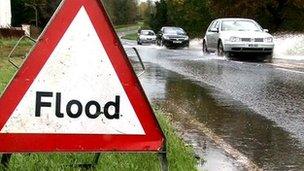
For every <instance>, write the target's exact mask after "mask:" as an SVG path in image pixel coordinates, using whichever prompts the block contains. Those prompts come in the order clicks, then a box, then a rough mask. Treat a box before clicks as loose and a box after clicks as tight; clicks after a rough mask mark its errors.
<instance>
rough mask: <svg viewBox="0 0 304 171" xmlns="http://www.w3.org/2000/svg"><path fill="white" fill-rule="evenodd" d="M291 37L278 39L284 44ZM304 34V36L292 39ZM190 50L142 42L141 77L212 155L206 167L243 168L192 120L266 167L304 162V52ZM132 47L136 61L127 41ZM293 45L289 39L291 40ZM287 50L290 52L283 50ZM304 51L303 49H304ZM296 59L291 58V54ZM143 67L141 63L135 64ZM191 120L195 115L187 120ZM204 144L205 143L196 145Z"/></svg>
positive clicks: (153, 95)
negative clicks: (261, 55) (266, 54)
mask: <svg viewBox="0 0 304 171" xmlns="http://www.w3.org/2000/svg"><path fill="white" fill-rule="evenodd" d="M290 39H293V38H292V37H283V38H277V39H276V41H277V42H279V43H278V44H284V42H286V41H287V42H288V41H291V40H290ZM299 39H300V41H299V42H301V41H302V39H301V38H298V39H293V40H297V41H298V40H299ZM193 44H194V46H192V47H191V48H190V49H177V50H168V49H165V48H161V47H157V46H137V48H138V49H139V52H140V54H141V56H142V58H143V60H144V62H145V65H146V67H147V70H146V73H145V74H144V75H142V76H141V77H140V81H141V83H142V84H143V87H144V89H145V91H146V93H147V95H148V97H149V99H150V101H151V102H153V103H156V104H158V105H159V106H161V107H163V109H165V110H166V111H167V112H168V113H173V114H176V115H180V116H173V117H174V118H175V120H176V123H177V125H178V126H177V127H178V128H179V129H180V130H181V131H179V132H182V136H183V137H184V139H186V141H188V142H189V143H190V144H192V145H193V146H194V148H196V149H202V150H201V153H200V152H198V153H200V154H198V155H200V157H204V158H205V159H207V162H206V163H204V164H203V165H202V166H201V168H203V169H207V170H243V169H246V168H247V167H246V166H243V165H240V164H239V163H237V162H235V160H233V159H232V158H231V157H230V156H229V155H228V154H227V152H226V151H225V150H223V149H221V148H220V147H219V145H218V144H214V142H213V141H212V140H210V139H208V138H206V137H204V135H203V133H202V132H201V131H200V130H199V129H198V128H196V127H195V126H193V125H191V122H192V120H193V121H195V122H198V123H201V125H204V126H205V127H207V128H208V129H210V130H211V131H212V132H214V133H215V134H216V135H217V136H219V137H220V138H221V139H223V140H224V141H225V142H226V143H228V144H230V145H231V146H232V147H233V148H235V149H236V150H238V151H239V152H240V153H242V154H244V155H245V156H247V158H249V159H250V160H251V161H252V162H253V163H255V164H256V165H257V166H258V167H259V168H261V169H264V170H303V169H304V116H303V115H304V58H303V57H302V55H303V54H302V52H301V49H298V48H296V50H293V48H294V47H297V46H299V45H298V44H299V43H294V44H293V47H290V48H289V49H285V50H284V51H283V50H282V49H280V50H281V51H279V50H276V51H275V58H274V61H273V62H272V63H265V62H252V61H243V60H230V59H226V58H225V57H218V56H216V55H213V54H211V55H208V56H203V55H202V53H201V51H200V47H199V46H196V45H195V43H193ZM124 45H125V47H126V49H127V53H128V54H131V55H130V56H131V58H132V59H133V60H136V59H135V57H134V56H133V55H132V52H130V50H128V47H130V46H135V45H134V44H132V42H127V43H124ZM289 45H290V43H289ZM284 55H286V59H285V58H284V57H283V56H284ZM303 56H304V55H303ZM290 59H292V60H290ZM134 67H135V68H138V67H137V64H135V66H134ZM186 120H190V121H189V122H186ZM197 151H200V150H197Z"/></svg>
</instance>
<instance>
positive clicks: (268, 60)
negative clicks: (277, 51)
mask: <svg viewBox="0 0 304 171" xmlns="http://www.w3.org/2000/svg"><path fill="white" fill-rule="evenodd" d="M272 59H273V53H270V54H267V55H266V56H265V61H266V62H268V63H272Z"/></svg>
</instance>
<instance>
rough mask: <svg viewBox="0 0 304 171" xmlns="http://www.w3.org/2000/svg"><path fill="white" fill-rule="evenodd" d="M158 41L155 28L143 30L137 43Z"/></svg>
mask: <svg viewBox="0 0 304 171" xmlns="http://www.w3.org/2000/svg"><path fill="white" fill-rule="evenodd" d="M143 43H153V44H155V43H156V35H155V33H154V31H153V30H141V31H140V32H139V35H138V38H137V44H139V45H141V44H143Z"/></svg>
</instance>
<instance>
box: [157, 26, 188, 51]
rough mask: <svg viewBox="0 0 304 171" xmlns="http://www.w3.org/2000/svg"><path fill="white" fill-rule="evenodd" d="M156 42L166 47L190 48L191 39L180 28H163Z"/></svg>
mask: <svg viewBox="0 0 304 171" xmlns="http://www.w3.org/2000/svg"><path fill="white" fill-rule="evenodd" d="M156 42H157V44H158V45H160V46H163V45H164V46H166V47H188V46H189V37H188V35H187V33H186V32H185V31H184V30H183V29H182V28H180V27H163V28H161V30H160V31H159V32H158V34H157V40H156Z"/></svg>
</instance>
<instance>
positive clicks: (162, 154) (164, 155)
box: [158, 148, 169, 171]
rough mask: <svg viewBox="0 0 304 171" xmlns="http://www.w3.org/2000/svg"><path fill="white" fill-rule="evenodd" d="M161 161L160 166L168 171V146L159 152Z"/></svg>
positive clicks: (164, 170) (163, 170)
mask: <svg viewBox="0 0 304 171" xmlns="http://www.w3.org/2000/svg"><path fill="white" fill-rule="evenodd" d="M158 157H159V161H160V167H161V170H162V171H168V170H169V165H168V160H167V151H166V148H164V149H163V150H162V151H160V152H159V153H158Z"/></svg>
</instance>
